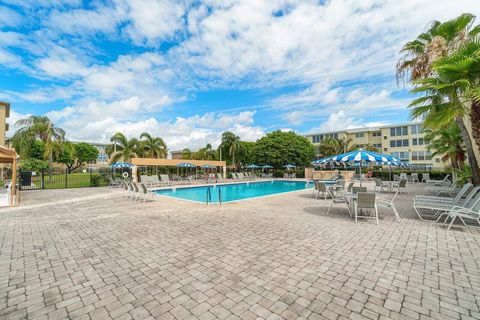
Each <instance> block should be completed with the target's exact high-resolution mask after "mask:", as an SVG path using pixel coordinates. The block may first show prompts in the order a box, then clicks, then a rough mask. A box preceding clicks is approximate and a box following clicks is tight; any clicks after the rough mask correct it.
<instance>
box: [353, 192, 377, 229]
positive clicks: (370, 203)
mask: <svg viewBox="0 0 480 320" xmlns="http://www.w3.org/2000/svg"><path fill="white" fill-rule="evenodd" d="M360 210H362V211H364V210H372V211H373V212H374V213H375V219H376V221H377V224H378V208H377V202H376V201H375V192H359V193H358V196H357V202H356V203H355V222H357V219H358V212H359V211H360ZM361 217H362V218H369V217H368V216H361Z"/></svg>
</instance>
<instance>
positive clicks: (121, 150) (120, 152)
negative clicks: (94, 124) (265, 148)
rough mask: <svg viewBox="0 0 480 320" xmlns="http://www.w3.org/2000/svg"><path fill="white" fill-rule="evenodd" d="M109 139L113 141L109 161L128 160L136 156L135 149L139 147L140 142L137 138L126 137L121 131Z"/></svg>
mask: <svg viewBox="0 0 480 320" xmlns="http://www.w3.org/2000/svg"><path fill="white" fill-rule="evenodd" d="M110 141H111V142H113V147H112V148H113V152H112V154H111V156H110V161H111V162H117V161H123V162H129V161H130V160H131V159H132V158H136V157H137V151H138V150H139V149H140V148H139V144H140V143H139V141H138V140H137V139H135V138H132V139H127V137H126V136H125V135H124V134H123V133H121V132H117V133H115V134H114V135H113V136H112V137H111V138H110ZM115 150H116V151H115Z"/></svg>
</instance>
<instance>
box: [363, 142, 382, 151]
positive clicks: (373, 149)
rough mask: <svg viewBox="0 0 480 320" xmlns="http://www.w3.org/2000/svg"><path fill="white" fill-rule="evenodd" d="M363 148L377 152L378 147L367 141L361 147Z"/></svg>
mask: <svg viewBox="0 0 480 320" xmlns="http://www.w3.org/2000/svg"><path fill="white" fill-rule="evenodd" d="M362 149H363V150H367V151H372V152H379V150H378V148H377V147H374V146H373V145H372V144H370V143H367V144H365V145H364V146H363V148H362Z"/></svg>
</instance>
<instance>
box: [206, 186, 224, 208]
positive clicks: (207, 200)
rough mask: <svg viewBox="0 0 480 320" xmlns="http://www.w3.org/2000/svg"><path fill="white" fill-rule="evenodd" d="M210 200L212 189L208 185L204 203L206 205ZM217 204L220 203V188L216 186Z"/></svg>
mask: <svg viewBox="0 0 480 320" xmlns="http://www.w3.org/2000/svg"><path fill="white" fill-rule="evenodd" d="M211 202H212V190H211V188H210V187H208V188H207V195H206V199H205V204H206V205H208V204H209V203H211ZM218 204H220V205H221V204H222V190H221V189H220V188H218Z"/></svg>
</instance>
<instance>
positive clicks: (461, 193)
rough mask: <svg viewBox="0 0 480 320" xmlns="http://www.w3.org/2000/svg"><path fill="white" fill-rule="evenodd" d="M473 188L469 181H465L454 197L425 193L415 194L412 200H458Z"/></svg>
mask: <svg viewBox="0 0 480 320" xmlns="http://www.w3.org/2000/svg"><path fill="white" fill-rule="evenodd" d="M472 188H473V184H471V183H467V184H465V185H464V186H463V187H462V188H461V189H460V191H459V192H457V194H456V195H455V197H454V198H452V197H451V196H452V195H451V194H450V196H447V197H443V196H442V197H441V196H439V195H437V196H426V195H416V196H414V197H413V200H414V201H432V202H436V201H440V202H455V203H456V202H458V201H460V200H461V199H462V198H463V197H464V196H465V195H467V194H468V193H469V192H470V191H471V189H472Z"/></svg>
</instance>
